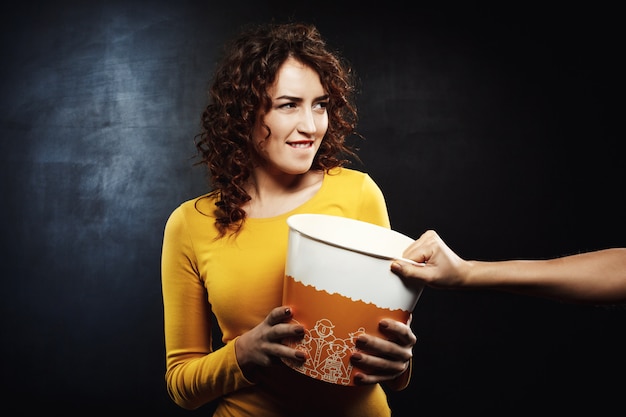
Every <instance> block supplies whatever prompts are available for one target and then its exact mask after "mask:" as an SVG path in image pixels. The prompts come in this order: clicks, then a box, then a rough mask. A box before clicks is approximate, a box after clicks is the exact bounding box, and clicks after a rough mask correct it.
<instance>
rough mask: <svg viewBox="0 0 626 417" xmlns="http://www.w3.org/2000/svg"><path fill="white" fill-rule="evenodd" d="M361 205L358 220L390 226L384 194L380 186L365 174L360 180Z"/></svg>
mask: <svg viewBox="0 0 626 417" xmlns="http://www.w3.org/2000/svg"><path fill="white" fill-rule="evenodd" d="M360 201H361V207H360V208H359V218H358V220H362V221H366V222H369V223H374V224H377V225H379V226H383V227H387V228H390V227H391V223H390V221H389V213H388V211H387V203H386V202H385V196H384V195H383V192H382V191H381V189H380V187H378V185H377V184H376V183H375V182H374V180H373V179H372V178H371V177H370V176H369V175H367V174H365V175H364V176H363V181H362V182H361V200H360Z"/></svg>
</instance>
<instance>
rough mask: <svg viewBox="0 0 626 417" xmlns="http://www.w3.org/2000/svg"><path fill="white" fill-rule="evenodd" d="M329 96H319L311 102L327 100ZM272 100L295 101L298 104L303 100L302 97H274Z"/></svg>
mask: <svg viewBox="0 0 626 417" xmlns="http://www.w3.org/2000/svg"><path fill="white" fill-rule="evenodd" d="M329 97H330V96H329V95H328V94H324V95H323V96H319V97H315V98H314V99H313V101H323V100H328V98H329ZM274 100H289V101H295V102H298V103H300V102H301V101H303V100H304V99H303V98H302V97H294V96H287V95H284V96H279V97H276V98H275V99H274Z"/></svg>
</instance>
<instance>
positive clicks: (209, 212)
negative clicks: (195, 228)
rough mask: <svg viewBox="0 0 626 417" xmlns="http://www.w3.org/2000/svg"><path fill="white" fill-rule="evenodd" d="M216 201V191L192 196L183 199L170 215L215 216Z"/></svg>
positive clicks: (188, 216) (186, 216)
mask: <svg viewBox="0 0 626 417" xmlns="http://www.w3.org/2000/svg"><path fill="white" fill-rule="evenodd" d="M216 201H217V197H216V196H215V194H214V193H207V194H203V195H200V196H197V197H194V198H191V199H189V200H186V201H183V202H182V203H180V204H179V205H178V206H177V207H176V208H174V210H173V211H172V213H171V214H170V217H183V218H190V217H195V216H197V215H201V216H202V217H213V212H214V210H215V203H216Z"/></svg>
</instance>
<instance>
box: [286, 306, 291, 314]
mask: <svg viewBox="0 0 626 417" xmlns="http://www.w3.org/2000/svg"><path fill="white" fill-rule="evenodd" d="M290 315H291V309H290V308H289V307H287V308H286V309H285V316H290Z"/></svg>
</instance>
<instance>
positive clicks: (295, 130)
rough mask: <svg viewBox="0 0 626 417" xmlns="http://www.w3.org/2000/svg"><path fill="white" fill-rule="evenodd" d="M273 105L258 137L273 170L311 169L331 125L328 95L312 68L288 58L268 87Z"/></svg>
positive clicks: (257, 128) (259, 127)
mask: <svg viewBox="0 0 626 417" xmlns="http://www.w3.org/2000/svg"><path fill="white" fill-rule="evenodd" d="M268 93H269V95H270V97H271V99H272V106H271V108H270V110H269V111H268V112H267V114H265V117H264V120H263V121H264V122H265V124H266V125H267V126H268V127H269V128H270V130H271V132H272V133H271V135H270V136H269V137H268V138H267V139H266V138H265V136H266V135H267V130H266V129H265V128H263V126H262V125H261V122H260V120H257V122H256V126H255V129H254V140H255V142H256V143H258V144H259V145H260V149H261V154H262V156H263V157H264V158H265V160H266V162H267V164H265V165H264V167H265V168H266V169H268V170H269V171H270V172H271V173H274V174H278V175H280V174H285V173H286V174H290V175H297V174H303V173H306V172H307V171H309V169H310V168H311V164H312V163H313V158H314V156H315V153H316V152H317V150H318V149H319V147H320V143H321V142H322V138H323V137H324V135H325V134H326V130H327V129H328V113H327V112H326V106H327V104H328V95H327V94H326V92H325V91H324V88H323V87H322V84H321V82H320V78H319V76H318V75H317V73H316V72H315V70H313V69H312V68H310V67H308V66H306V65H304V64H302V63H301V62H299V61H296V60H295V59H293V58H289V59H287V60H286V61H285V62H284V63H283V65H282V66H281V67H280V69H279V70H278V74H277V76H276V81H275V82H274V84H273V85H272V86H271V87H270V88H269V89H268Z"/></svg>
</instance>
